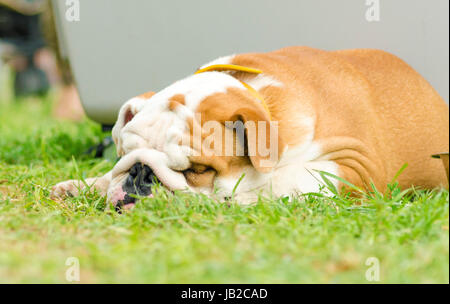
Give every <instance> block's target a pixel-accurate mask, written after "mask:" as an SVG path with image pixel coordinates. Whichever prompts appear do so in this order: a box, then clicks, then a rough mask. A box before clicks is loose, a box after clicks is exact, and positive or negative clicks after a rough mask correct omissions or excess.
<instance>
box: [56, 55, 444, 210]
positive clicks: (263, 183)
mask: <svg viewBox="0 0 450 304" xmlns="http://www.w3.org/2000/svg"><path fill="white" fill-rule="evenodd" d="M209 66H216V67H221V66H224V67H225V68H218V69H210V70H208V68H207V67H209ZM227 66H230V67H231V66H239V67H244V68H243V70H234V69H232V68H230V69H228V68H227ZM204 67H206V68H207V69H206V71H205V72H203V73H197V74H194V75H192V76H189V77H187V78H185V79H183V80H180V81H178V82H176V83H174V84H172V85H171V86H169V87H167V88H166V89H164V90H162V91H160V92H158V93H156V94H155V93H152V92H151V93H147V94H144V95H141V96H138V97H135V98H133V99H131V100H129V101H128V102H126V103H125V104H124V105H123V106H122V108H121V110H120V113H119V116H118V120H117V122H116V125H115V126H114V129H113V138H114V141H115V144H116V147H117V152H118V155H119V156H121V160H120V161H119V162H118V163H117V164H116V166H115V167H114V169H113V170H112V171H111V172H109V173H107V174H106V175H105V176H103V177H100V178H94V179H88V180H87V181H86V183H87V184H88V185H92V186H94V187H95V188H97V189H98V190H100V191H101V192H102V193H104V194H107V197H108V200H109V201H110V202H112V203H113V204H116V205H118V206H121V205H125V206H126V207H127V208H128V207H130V206H132V205H133V204H134V202H135V199H134V196H133V195H131V194H137V195H140V196H150V195H151V185H152V183H153V181H154V180H155V179H159V180H160V181H161V183H162V184H163V185H164V186H166V187H167V188H169V189H171V190H176V189H187V190H191V191H195V192H202V193H206V194H209V195H215V196H217V197H218V198H219V199H224V198H226V197H229V196H231V195H232V193H233V189H234V188H235V186H236V185H237V184H238V180H239V179H240V178H241V177H242V176H244V177H243V178H242V180H241V181H240V183H239V184H238V185H237V188H236V189H234V190H235V192H234V195H235V198H236V199H237V200H238V201H241V202H249V201H252V200H254V199H255V198H256V197H257V195H258V194H260V193H269V192H270V193H272V194H274V195H277V196H282V195H292V194H296V193H306V192H311V191H319V188H320V187H321V184H322V181H321V179H320V175H319V174H318V173H317V172H316V170H320V171H326V172H329V173H332V174H334V175H337V176H340V177H342V178H344V179H345V180H347V181H349V182H350V183H352V184H354V185H356V186H359V187H362V188H364V187H367V186H368V185H370V184H371V183H373V184H374V185H375V186H376V187H377V188H378V189H379V190H383V189H385V188H386V186H387V184H388V183H389V182H390V181H391V180H392V178H393V177H394V176H395V174H396V173H397V172H398V170H399V169H400V168H401V167H402V166H403V165H404V164H405V163H407V164H408V165H409V166H408V168H407V169H406V170H405V171H404V172H403V173H402V174H401V175H400V177H399V178H398V182H399V184H400V186H401V187H410V186H413V185H414V186H419V187H423V188H435V187H448V181H447V178H446V175H445V171H444V168H443V167H442V164H441V163H440V162H439V161H438V160H434V159H432V158H431V157H430V156H431V155H432V154H435V153H440V152H447V151H448V150H449V108H448V106H447V105H446V103H445V102H444V100H443V99H442V98H441V97H440V96H439V95H438V93H437V92H436V91H435V90H434V89H433V88H432V87H431V85H430V84H429V83H428V82H427V81H426V80H425V79H424V78H423V77H421V76H420V75H419V74H418V73H417V72H416V71H414V70H413V69H412V68H411V67H410V66H409V65H408V64H406V63H405V62H403V61H402V60H401V59H399V58H397V57H395V56H394V55H391V54H389V53H386V52H383V51H379V50H371V49H356V50H342V51H323V50H318V49H312V48H309V47H288V48H284V49H281V50H277V51H274V52H270V53H261V54H259V53H251V54H242V55H233V56H228V57H223V58H219V59H217V60H215V61H213V62H211V63H209V64H207V65H205V66H203V68H204ZM252 68H253V69H257V70H260V71H262V73H260V72H251V71H250V72H248V71H245V69H249V70H251V69H252ZM210 122H215V123H216V125H215V126H214V127H215V129H214V128H208V127H206V125H207V124H208V123H210ZM227 122H232V123H235V122H242V123H243V124H244V129H245V136H244V137H242V136H239V134H241V133H240V131H239V130H238V128H237V127H236V128H230V125H229V124H227ZM248 123H254V124H253V128H247V126H248ZM196 127H197V128H196ZM205 127H206V128H205ZM217 128H219V130H217ZM196 129H197V130H200V131H199V133H197V135H198V136H195V133H196V131H195V130H196ZM211 129H214V130H213V131H211ZM272 130H275V131H276V132H272ZM267 132H269V133H270V135H271V136H268V134H266V133H267ZM273 133H274V134H275V135H274V134H273ZM263 135H264V136H263ZM273 135H274V136H273ZM227 136H231V138H232V141H231V142H232V143H234V142H236V146H235V147H233V148H232V151H233V153H232V154H231V155H230V154H226V153H223V152H224V149H227V147H226V146H227V142H226V139H224V138H229V137H227ZM205 141H207V142H208V143H207V144H205ZM199 142H200V143H199ZM274 143H275V144H274ZM228 144H229V142H228ZM257 146H258V147H260V146H262V147H263V148H266V150H267V151H268V152H269V153H262V152H261V151H259V150H258V149H257ZM217 147H219V148H217ZM251 151H253V154H251V153H250V152H251ZM267 151H266V152H267ZM274 156H275V157H274ZM243 174H245V175H243ZM335 183H336V186H337V187H341V186H343V185H340V184H339V182H338V181H335ZM80 187H84V183H80V182H78V181H67V182H63V183H60V184H58V185H56V186H55V187H54V188H53V195H55V196H64V195H65V194H67V193H68V192H70V193H72V194H76V193H77V191H78V190H79V189H80ZM130 195H131V196H130Z"/></svg>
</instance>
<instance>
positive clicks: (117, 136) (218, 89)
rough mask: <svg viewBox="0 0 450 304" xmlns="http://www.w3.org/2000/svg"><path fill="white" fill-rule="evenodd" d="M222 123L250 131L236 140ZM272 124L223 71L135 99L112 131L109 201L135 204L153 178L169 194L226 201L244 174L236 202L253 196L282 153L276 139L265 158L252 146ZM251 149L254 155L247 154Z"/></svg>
mask: <svg viewBox="0 0 450 304" xmlns="http://www.w3.org/2000/svg"><path fill="white" fill-rule="evenodd" d="M228 122H231V123H235V122H242V123H243V124H244V123H248V122H255V123H256V124H255V126H256V128H255V129H254V131H251V130H250V129H249V130H250V131H248V130H247V129H246V130H245V136H244V137H242V136H241V134H243V133H240V132H237V130H238V129H237V128H236V129H233V128H230V127H229V125H228V124H227V123H228ZM258 122H263V123H264V124H262V125H261V126H260V125H259V124H258ZM211 123H212V124H213V128H212V127H211V126H210V125H208V124H211ZM238 126H239V125H238ZM271 126H273V122H272V121H270V119H269V117H268V113H267V111H265V109H264V108H263V106H262V105H261V104H260V103H259V102H258V101H257V100H255V98H254V97H253V96H251V94H249V92H248V90H247V89H246V88H245V87H244V86H243V84H242V83H241V82H239V81H238V80H237V79H235V78H234V77H232V76H230V75H228V74H226V73H220V72H207V73H203V74H197V75H193V76H190V77H188V78H186V79H183V80H182V81H179V82H176V83H174V84H173V85H171V86H169V87H167V88H166V89H164V90H162V91H160V92H158V93H156V94H155V93H152V92H150V93H147V94H144V95H141V96H138V97H135V98H133V99H131V100H129V101H128V102H127V103H125V104H124V105H123V106H122V108H121V110H120V112H119V116H118V120H117V122H116V125H115V126H114V128H113V133H112V135H113V139H114V141H115V144H116V148H117V153H118V155H119V156H120V157H121V159H120V161H119V162H118V163H117V164H116V166H115V167H114V169H113V171H112V181H111V183H110V186H109V189H108V191H107V194H108V199H109V201H111V202H112V203H113V204H116V205H121V206H128V205H133V204H134V202H135V199H134V197H133V194H134V195H138V196H151V195H152V193H151V188H152V185H153V184H154V183H155V181H159V182H160V183H161V184H162V185H163V186H165V187H167V188H168V189H170V190H190V191H194V192H198V193H205V194H208V195H213V193H214V195H216V196H217V197H218V198H219V199H225V198H227V197H230V196H231V195H232V193H233V189H234V187H235V185H236V183H237V182H238V180H239V179H240V177H241V176H242V175H243V174H245V178H244V179H242V181H241V182H240V183H239V186H238V187H237V188H236V190H235V193H234V195H235V196H236V197H240V200H241V201H246V200H249V199H253V198H254V197H255V195H257V191H255V190H258V189H264V188H265V187H267V185H268V181H269V178H270V172H271V170H272V168H273V165H274V164H275V162H276V161H277V159H273V157H272V155H278V153H281V149H282V143H281V139H280V138H278V136H277V135H276V137H275V141H276V144H275V145H270V141H271V140H272V141H273V138H272V137H269V136H265V139H264V140H265V141H266V146H265V147H269V149H271V150H270V151H269V152H270V153H269V154H265V155H264V156H263V154H262V153H260V152H259V151H257V150H258V149H256V148H255V147H254V145H257V144H258V143H259V140H260V139H259V137H260V135H259V134H262V133H261V131H264V132H265V131H267V133H268V132H270V130H269V129H270V127H271ZM261 128H265V130H261ZM264 132H263V133H264ZM227 138H228V139H229V138H231V139H232V145H233V146H232V153H231V155H230V153H227V151H225V150H226V149H227V147H228V146H229V141H227ZM249 145H250V146H249ZM252 145H253V146H252ZM249 150H252V151H256V153H254V154H251V155H250V156H249V153H248V151H249ZM272 150H276V151H272Z"/></svg>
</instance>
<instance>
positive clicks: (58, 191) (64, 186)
mask: <svg viewBox="0 0 450 304" xmlns="http://www.w3.org/2000/svg"><path fill="white" fill-rule="evenodd" d="M79 189H80V185H79V182H78V181H75V180H68V181H65V182H61V183H59V184H56V185H55V186H53V187H52V192H51V194H50V197H51V198H64V197H67V196H78V194H79Z"/></svg>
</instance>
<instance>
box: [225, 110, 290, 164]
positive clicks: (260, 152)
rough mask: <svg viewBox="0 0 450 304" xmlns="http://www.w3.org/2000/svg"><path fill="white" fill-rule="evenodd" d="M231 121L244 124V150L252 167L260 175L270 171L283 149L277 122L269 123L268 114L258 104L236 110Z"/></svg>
mask: <svg viewBox="0 0 450 304" xmlns="http://www.w3.org/2000/svg"><path fill="white" fill-rule="evenodd" d="M231 120H232V121H238V120H240V121H242V122H243V123H244V128H245V137H246V138H245V146H246V147H245V148H246V151H247V155H248V156H249V158H250V161H251V162H252V165H253V167H255V169H256V170H258V171H259V172H262V173H268V172H270V171H272V169H273V168H274V167H275V165H276V164H277V162H278V160H279V158H280V156H281V154H282V152H283V150H284V147H285V146H284V143H283V140H282V138H281V136H280V134H279V132H278V122H277V121H271V120H270V117H269V113H267V111H266V110H265V109H264V107H263V106H262V105H260V104H256V105H254V106H253V107H243V108H240V109H237V110H236V112H235V113H234V114H233V115H232V117H231Z"/></svg>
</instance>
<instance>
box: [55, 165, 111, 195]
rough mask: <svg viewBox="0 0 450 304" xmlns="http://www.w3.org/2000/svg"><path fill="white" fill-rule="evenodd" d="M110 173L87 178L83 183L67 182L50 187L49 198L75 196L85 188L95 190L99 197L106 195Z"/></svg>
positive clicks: (77, 181) (79, 181)
mask: <svg viewBox="0 0 450 304" xmlns="http://www.w3.org/2000/svg"><path fill="white" fill-rule="evenodd" d="M111 176H112V174H111V171H110V172H108V173H106V174H105V175H104V176H102V177H94V178H87V179H86V180H85V181H84V182H83V181H81V180H68V181H65V182H61V183H59V184H57V185H55V186H53V187H52V192H51V197H52V198H62V197H65V196H68V195H71V196H77V195H79V193H80V191H81V190H83V189H84V188H86V186H88V187H90V188H91V189H92V188H94V189H96V190H97V191H98V192H99V193H100V194H101V195H106V191H107V190H108V187H109V184H110V182H111Z"/></svg>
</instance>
